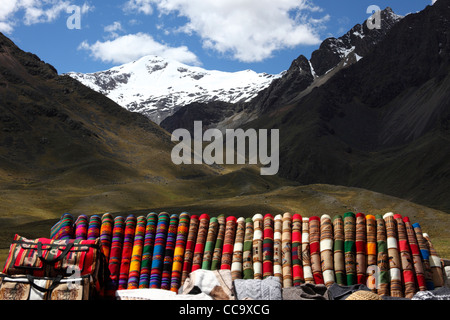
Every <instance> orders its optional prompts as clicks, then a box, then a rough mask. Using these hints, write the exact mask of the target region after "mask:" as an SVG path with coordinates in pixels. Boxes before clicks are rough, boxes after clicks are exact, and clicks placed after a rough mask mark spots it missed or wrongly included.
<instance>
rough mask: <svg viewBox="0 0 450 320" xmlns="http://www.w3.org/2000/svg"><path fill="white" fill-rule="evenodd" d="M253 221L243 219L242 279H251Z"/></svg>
mask: <svg viewBox="0 0 450 320" xmlns="http://www.w3.org/2000/svg"><path fill="white" fill-rule="evenodd" d="M252 248H253V219H252V218H246V219H245V236H244V248H243V251H244V252H243V256H242V274H243V277H244V279H253V276H254V272H253V254H252Z"/></svg>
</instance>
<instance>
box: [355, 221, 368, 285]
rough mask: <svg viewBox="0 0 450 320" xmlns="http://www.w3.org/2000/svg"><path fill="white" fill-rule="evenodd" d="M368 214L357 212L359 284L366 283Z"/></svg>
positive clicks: (356, 245)
mask: <svg viewBox="0 0 450 320" xmlns="http://www.w3.org/2000/svg"><path fill="white" fill-rule="evenodd" d="M366 243H367V240H366V215H365V214H364V213H361V212H359V213H357V214H356V233H355V247H356V281H357V283H358V284H364V285H365V284H366V272H367V261H366V259H367V257H366Z"/></svg>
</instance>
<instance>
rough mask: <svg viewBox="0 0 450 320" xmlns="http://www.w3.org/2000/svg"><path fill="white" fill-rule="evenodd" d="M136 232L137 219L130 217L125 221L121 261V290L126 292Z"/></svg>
mask: <svg viewBox="0 0 450 320" xmlns="http://www.w3.org/2000/svg"><path fill="white" fill-rule="evenodd" d="M135 231H136V217H135V216H134V215H132V214H131V215H129V216H128V217H127V219H126V220H125V232H124V237H123V246H122V259H121V261H120V274H119V288H118V290H124V289H126V288H127V285H128V272H129V271H130V262H131V255H132V253H133V243H134V233H135Z"/></svg>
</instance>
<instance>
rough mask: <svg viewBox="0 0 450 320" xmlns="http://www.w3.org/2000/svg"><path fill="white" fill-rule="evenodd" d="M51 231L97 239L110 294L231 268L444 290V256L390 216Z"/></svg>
mask: <svg viewBox="0 0 450 320" xmlns="http://www.w3.org/2000/svg"><path fill="white" fill-rule="evenodd" d="M51 237H52V238H53V239H70V238H77V239H88V238H90V239H93V238H100V239H101V246H102V248H101V251H102V252H103V254H104V256H105V259H106V261H107V265H108V267H109V271H110V272H109V273H110V279H109V280H110V281H109V282H108V283H107V284H106V288H105V289H106V292H107V294H109V295H110V296H112V295H113V294H114V292H115V291H116V290H127V289H145V288H155V289H165V290H169V291H172V292H174V293H178V290H179V289H180V287H181V286H182V285H183V283H184V281H185V280H186V279H187V278H188V277H189V274H190V273H191V272H193V271H195V270H198V269H204V270H211V271H214V270H231V275H232V279H233V280H237V279H243V280H245V279H266V278H269V277H271V278H274V279H278V281H279V282H280V283H281V285H282V287H283V288H289V287H296V286H301V285H303V284H308V283H310V284H316V285H318V284H320V285H325V286H326V287H329V286H331V285H333V284H337V285H341V286H350V285H357V284H364V285H366V286H367V287H368V288H369V289H370V290H372V292H374V293H377V294H378V295H380V296H393V297H403V298H412V297H413V296H414V294H415V293H417V292H418V291H427V290H433V289H435V288H437V287H442V286H444V272H443V263H442V259H440V257H439V256H438V254H437V253H436V250H435V249H434V246H433V244H432V242H431V239H430V237H429V236H428V234H426V233H424V232H423V231H422V229H421V226H420V224H419V223H412V222H411V221H410V219H409V218H408V217H402V216H401V215H400V214H394V213H392V212H389V213H386V214H385V215H375V216H374V215H370V214H367V215H366V214H364V213H357V214H354V213H353V212H347V213H345V214H343V215H342V216H341V215H335V216H334V217H331V216H329V215H327V214H324V215H322V216H320V217H319V216H311V217H303V216H301V215H300V214H293V215H292V214H290V213H284V214H278V215H275V216H273V215H271V214H266V215H264V216H263V215H262V214H255V215H254V216H253V217H247V218H244V217H239V218H236V217H234V216H228V217H227V216H225V215H219V216H217V217H210V215H208V214H202V215H200V216H197V215H190V214H188V213H186V212H183V213H181V214H180V215H178V214H172V215H169V214H168V213H167V212H161V213H159V214H157V213H154V212H152V213H149V214H148V215H145V216H137V217H136V216H134V215H129V216H128V217H126V218H124V217H121V216H117V217H115V218H113V217H112V215H111V214H109V213H106V214H104V215H103V216H98V215H93V216H91V217H88V216H86V215H80V216H79V217H78V218H77V219H76V220H74V218H73V217H72V216H71V215H70V214H67V213H66V214H64V215H63V216H62V217H61V220H60V221H58V222H57V223H56V224H55V225H54V226H53V227H52V228H51Z"/></svg>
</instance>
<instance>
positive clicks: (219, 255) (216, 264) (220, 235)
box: [211, 214, 226, 271]
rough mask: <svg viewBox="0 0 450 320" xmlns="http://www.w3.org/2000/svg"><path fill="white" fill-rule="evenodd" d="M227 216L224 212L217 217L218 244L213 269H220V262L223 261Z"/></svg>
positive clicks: (214, 254) (215, 248)
mask: <svg viewBox="0 0 450 320" xmlns="http://www.w3.org/2000/svg"><path fill="white" fill-rule="evenodd" d="M225 220H226V217H225V215H224V214H220V215H219V216H218V217H217V221H219V231H218V232H217V238H216V244H215V245H214V253H213V259H212V263H211V270H213V271H214V270H219V269H220V263H221V262H222V250H223V241H224V238H225V228H226V221H225Z"/></svg>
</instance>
